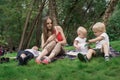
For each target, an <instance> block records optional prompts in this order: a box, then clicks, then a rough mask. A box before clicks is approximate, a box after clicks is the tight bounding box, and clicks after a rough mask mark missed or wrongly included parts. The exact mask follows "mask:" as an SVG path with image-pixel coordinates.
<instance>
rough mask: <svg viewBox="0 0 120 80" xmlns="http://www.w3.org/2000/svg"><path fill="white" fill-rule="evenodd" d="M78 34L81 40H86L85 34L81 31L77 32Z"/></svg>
mask: <svg viewBox="0 0 120 80" xmlns="http://www.w3.org/2000/svg"><path fill="white" fill-rule="evenodd" d="M77 34H78V36H79V37H80V38H85V36H84V34H83V33H82V32H81V31H79V32H77Z"/></svg>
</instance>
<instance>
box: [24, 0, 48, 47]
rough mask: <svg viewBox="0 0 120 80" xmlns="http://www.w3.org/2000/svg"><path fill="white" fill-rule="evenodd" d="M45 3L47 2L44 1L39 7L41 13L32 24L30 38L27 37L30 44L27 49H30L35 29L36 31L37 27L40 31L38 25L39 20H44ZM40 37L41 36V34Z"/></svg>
mask: <svg viewBox="0 0 120 80" xmlns="http://www.w3.org/2000/svg"><path fill="white" fill-rule="evenodd" d="M45 2H46V0H44V2H43V3H42V4H41V6H40V7H39V13H38V15H37V16H36V18H35V20H34V21H33V24H32V26H31V29H30V32H29V34H28V36H27V38H26V39H27V42H28V44H27V48H29V45H30V41H31V39H32V34H33V31H34V29H35V28H36V27H37V29H38V27H39V26H37V24H38V21H39V19H41V18H42V11H43V8H44V5H45ZM39 32H40V31H39ZM39 35H40V34H39ZM39 35H38V37H39ZM36 37H37V35H36Z"/></svg>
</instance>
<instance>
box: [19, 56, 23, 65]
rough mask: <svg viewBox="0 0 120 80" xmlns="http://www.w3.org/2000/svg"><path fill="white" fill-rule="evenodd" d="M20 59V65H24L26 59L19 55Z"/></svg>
mask: <svg viewBox="0 0 120 80" xmlns="http://www.w3.org/2000/svg"><path fill="white" fill-rule="evenodd" d="M18 61H19V63H18V65H24V60H23V59H22V57H19V58H18Z"/></svg>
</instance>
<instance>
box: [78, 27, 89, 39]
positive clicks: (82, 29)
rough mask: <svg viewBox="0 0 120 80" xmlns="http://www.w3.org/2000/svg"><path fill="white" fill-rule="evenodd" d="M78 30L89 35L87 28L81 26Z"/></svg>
mask: <svg viewBox="0 0 120 80" xmlns="http://www.w3.org/2000/svg"><path fill="white" fill-rule="evenodd" d="M77 32H81V33H82V34H83V35H84V36H85V37H86V36H87V30H86V29H85V28H84V27H82V26H80V27H79V28H78V29H77Z"/></svg>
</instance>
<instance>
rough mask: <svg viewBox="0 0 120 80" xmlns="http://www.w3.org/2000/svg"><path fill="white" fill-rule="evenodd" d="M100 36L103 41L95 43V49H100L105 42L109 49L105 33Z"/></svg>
mask: <svg viewBox="0 0 120 80" xmlns="http://www.w3.org/2000/svg"><path fill="white" fill-rule="evenodd" d="M100 36H102V37H104V38H103V40H101V41H97V42H96V48H99V49H101V48H102V44H103V43H105V42H106V43H107V44H108V47H109V37H108V35H107V33H102V34H101V35H100Z"/></svg>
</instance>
